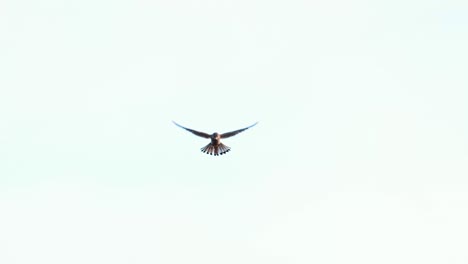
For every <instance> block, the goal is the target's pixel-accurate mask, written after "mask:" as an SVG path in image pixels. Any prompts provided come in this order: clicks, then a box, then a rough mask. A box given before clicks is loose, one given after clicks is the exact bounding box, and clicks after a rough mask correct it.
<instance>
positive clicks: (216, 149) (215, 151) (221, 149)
mask: <svg viewBox="0 0 468 264" xmlns="http://www.w3.org/2000/svg"><path fill="white" fill-rule="evenodd" d="M230 150H231V148H230V147H228V146H226V145H224V144H223V143H219V144H218V145H217V146H215V145H213V144H211V143H210V144H208V145H206V146H204V147H203V148H201V151H202V152H203V153H206V154H210V155H215V156H218V155H223V154H225V153H227V152H229V151H230Z"/></svg>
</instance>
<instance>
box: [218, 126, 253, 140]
mask: <svg viewBox="0 0 468 264" xmlns="http://www.w3.org/2000/svg"><path fill="white" fill-rule="evenodd" d="M257 123H258V122H255V124H253V125H250V126H248V127H246V128H242V129H239V130H235V131H231V132H227V133H223V134H221V138H228V137H232V136H235V135H237V134H239V133H240V132H242V131H244V130H247V129H249V128H251V127H253V126H255V125H256V124H257Z"/></svg>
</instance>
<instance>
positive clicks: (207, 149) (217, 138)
mask: <svg viewBox="0 0 468 264" xmlns="http://www.w3.org/2000/svg"><path fill="white" fill-rule="evenodd" d="M172 122H173V123H174V124H175V125H176V126H178V127H181V128H183V129H185V130H187V131H189V132H192V133H193V134H195V135H197V136H199V137H203V138H209V139H211V142H210V143H209V144H208V145H206V146H204V147H203V148H201V151H202V152H203V153H206V154H210V155H215V156H218V155H223V154H225V153H227V152H229V151H230V150H231V148H230V147H228V146H226V145H224V144H223V143H221V139H222V138H228V137H232V136H235V135H237V134H239V133H240V132H242V131H244V130H247V129H249V128H251V127H253V126H255V125H256V124H257V123H258V122H255V124H253V125H250V126H248V127H246V128H242V129H238V130H234V131H231V132H226V133H223V134H219V133H217V132H215V133H213V134H211V135H210V134H208V133H204V132H200V131H196V130H193V129H190V128H186V127H184V126H181V125H179V124H177V123H176V122H174V121H172Z"/></svg>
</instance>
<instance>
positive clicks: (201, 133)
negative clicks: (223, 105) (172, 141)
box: [172, 121, 210, 138]
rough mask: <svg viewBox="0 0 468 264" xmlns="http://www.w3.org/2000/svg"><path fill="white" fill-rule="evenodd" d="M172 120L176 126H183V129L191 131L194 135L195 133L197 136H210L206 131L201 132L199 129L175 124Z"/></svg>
mask: <svg viewBox="0 0 468 264" xmlns="http://www.w3.org/2000/svg"><path fill="white" fill-rule="evenodd" d="M172 122H173V123H174V124H175V125H176V126H178V127H181V128H183V129H185V130H187V131H189V132H192V133H193V134H195V135H197V136H199V137H204V138H210V135H209V134H207V133H203V132H200V131H196V130H193V129H190V128H186V127H183V126H181V125H179V124H177V123H176V122H174V121H172Z"/></svg>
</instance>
